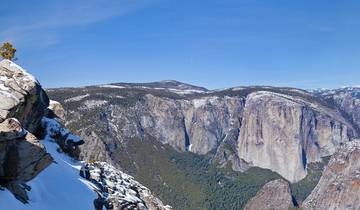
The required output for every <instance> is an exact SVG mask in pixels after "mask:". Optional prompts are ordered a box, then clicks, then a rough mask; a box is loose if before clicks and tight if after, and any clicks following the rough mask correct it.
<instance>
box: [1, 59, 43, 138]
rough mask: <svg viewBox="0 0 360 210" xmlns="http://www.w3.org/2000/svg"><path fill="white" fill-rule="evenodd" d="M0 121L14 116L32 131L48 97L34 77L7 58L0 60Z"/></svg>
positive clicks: (35, 127) (36, 125) (36, 126)
mask: <svg viewBox="0 0 360 210" xmlns="http://www.w3.org/2000/svg"><path fill="white" fill-rule="evenodd" d="M0 101H1V104H0V122H2V121H4V120H5V119H7V118H16V119H18V120H19V121H20V123H21V124H22V125H23V127H24V128H26V129H27V130H28V131H30V132H32V133H34V132H36V130H37V128H38V127H39V125H40V120H41V118H42V116H43V115H44V112H45V110H46V108H47V107H48V104H49V99H48V97H47V95H46V93H45V92H44V90H43V89H42V88H41V86H40V84H39V83H38V82H37V81H36V79H35V78H34V77H32V76H31V75H30V74H28V73H27V72H26V71H25V70H24V69H22V68H21V67H20V66H18V65H16V64H15V63H13V62H11V61H9V60H2V61H0Z"/></svg>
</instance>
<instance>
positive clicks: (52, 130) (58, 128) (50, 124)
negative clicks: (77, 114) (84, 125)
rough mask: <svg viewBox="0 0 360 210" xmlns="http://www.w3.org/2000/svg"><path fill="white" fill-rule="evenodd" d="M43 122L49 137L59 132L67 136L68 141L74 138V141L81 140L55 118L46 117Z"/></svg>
mask: <svg viewBox="0 0 360 210" xmlns="http://www.w3.org/2000/svg"><path fill="white" fill-rule="evenodd" d="M41 124H42V126H43V127H44V128H46V137H45V138H47V139H49V138H51V136H54V135H56V133H57V132H60V133H61V136H67V138H66V141H65V142H67V141H69V140H72V141H73V142H79V141H81V138H80V137H79V136H76V135H73V134H72V133H71V132H70V131H69V130H68V129H66V128H63V126H62V125H61V124H60V123H59V122H57V121H56V120H54V119H50V118H46V117H44V118H43V119H42V121H41Z"/></svg>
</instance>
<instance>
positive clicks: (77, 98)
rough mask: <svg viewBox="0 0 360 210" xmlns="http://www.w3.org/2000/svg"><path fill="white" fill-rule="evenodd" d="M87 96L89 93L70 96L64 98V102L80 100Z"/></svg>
mask: <svg viewBox="0 0 360 210" xmlns="http://www.w3.org/2000/svg"><path fill="white" fill-rule="evenodd" d="M89 96H90V95H89V94H85V95H80V96H75V97H72V98H68V99H65V100H64V102H74V101H80V100H82V99H84V98H86V97H89Z"/></svg>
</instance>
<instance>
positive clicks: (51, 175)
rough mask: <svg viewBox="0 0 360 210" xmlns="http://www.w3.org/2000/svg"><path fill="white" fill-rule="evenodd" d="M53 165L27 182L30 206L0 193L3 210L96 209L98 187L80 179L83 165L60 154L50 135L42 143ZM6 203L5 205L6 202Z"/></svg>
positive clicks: (5, 191)
mask: <svg viewBox="0 0 360 210" xmlns="http://www.w3.org/2000/svg"><path fill="white" fill-rule="evenodd" d="M41 142H42V143H43V144H44V145H45V147H46V150H47V152H49V153H50V154H51V156H52V157H53V158H54V161H55V162H54V163H53V164H51V165H50V166H49V167H47V168H46V169H45V170H44V171H43V172H41V173H40V174H39V175H38V176H37V177H36V178H34V179H33V180H31V181H30V182H28V183H27V184H28V185H29V186H30V187H31V190H30V192H28V195H29V198H30V200H29V203H28V204H23V203H21V202H20V201H18V200H17V199H16V198H15V197H14V196H13V195H12V194H11V193H10V192H9V191H8V190H4V191H0V200H1V201H2V202H0V209H1V210H50V209H51V210H64V209H66V210H93V209H94V207H93V201H94V199H95V198H96V197H97V194H96V193H95V192H94V191H93V190H92V189H94V188H95V187H96V186H94V185H93V184H92V183H90V182H88V181H87V180H84V179H82V178H80V176H79V168H80V167H81V162H79V161H74V160H73V159H71V158H70V157H68V156H67V155H65V154H63V153H59V152H58V151H57V149H58V145H57V144H56V143H55V142H54V140H53V139H52V138H50V137H49V136H47V137H46V138H45V139H44V140H42V141H41ZM4 201H6V202H4Z"/></svg>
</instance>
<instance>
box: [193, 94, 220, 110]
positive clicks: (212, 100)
mask: <svg viewBox="0 0 360 210" xmlns="http://www.w3.org/2000/svg"><path fill="white" fill-rule="evenodd" d="M216 100H218V97H216V96H213V97H205V98H198V99H194V100H192V103H193V104H194V107H195V108H196V109H197V108H200V107H203V106H205V105H206V104H207V103H215V102H216Z"/></svg>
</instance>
